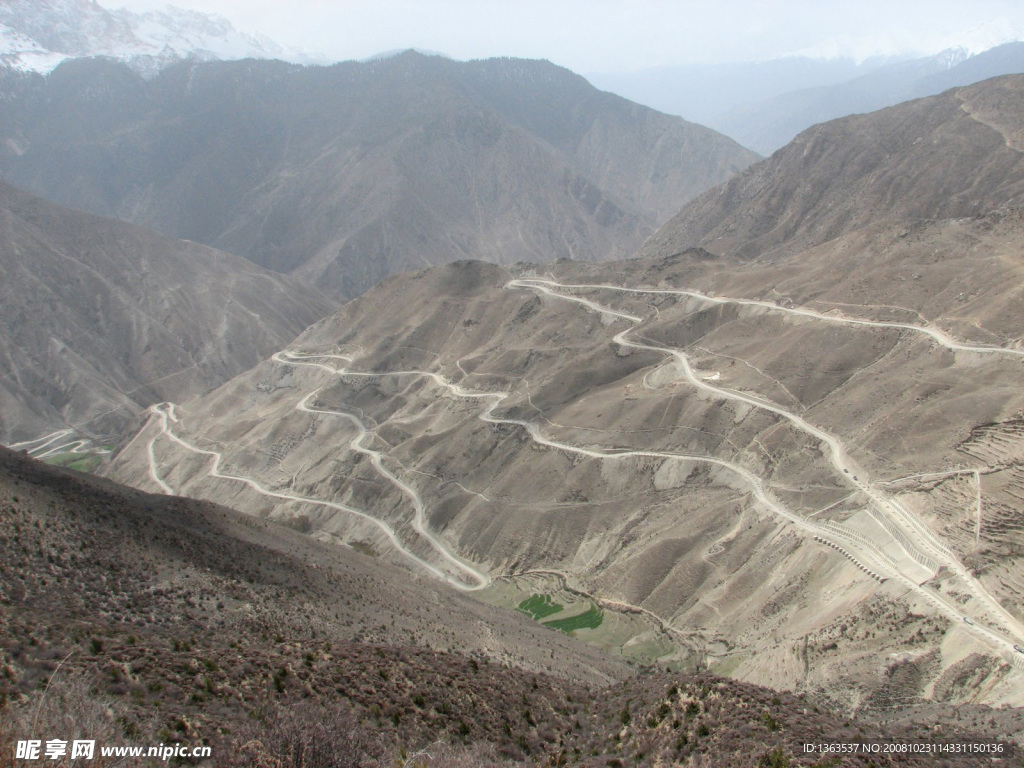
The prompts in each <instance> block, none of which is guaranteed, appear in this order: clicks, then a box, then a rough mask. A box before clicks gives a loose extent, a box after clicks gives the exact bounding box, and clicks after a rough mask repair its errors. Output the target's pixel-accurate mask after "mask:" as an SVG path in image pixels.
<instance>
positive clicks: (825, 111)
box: [588, 42, 1024, 155]
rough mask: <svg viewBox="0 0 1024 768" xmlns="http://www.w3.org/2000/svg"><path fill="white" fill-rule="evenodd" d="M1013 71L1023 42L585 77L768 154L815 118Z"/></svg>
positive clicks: (1023, 54)
mask: <svg viewBox="0 0 1024 768" xmlns="http://www.w3.org/2000/svg"><path fill="white" fill-rule="evenodd" d="M1020 72H1024V43H1022V42H1007V43H1003V44H1001V45H998V46H995V47H992V48H987V49H984V50H970V49H968V48H965V47H957V48H951V49H949V50H946V51H942V52H941V53H938V54H935V55H932V56H926V57H919V58H907V57H888V58H886V57H874V58H869V59H866V60H864V61H859V62H858V61H855V60H853V59H849V58H841V57H840V58H832V59H829V58H823V59H819V58H811V57H808V56H792V57H784V58H780V59H773V60H769V61H764V62H751V63H736V64H725V65H704V66H700V65H692V66H688V67H673V68H665V69H660V70H648V71H641V72H636V73H623V74H604V75H602V74H595V75H589V76H588V77H589V79H590V81H591V82H593V83H594V84H595V85H597V86H598V87H599V88H606V89H608V90H610V91H614V92H615V93H619V94H621V95H623V96H625V97H626V98H630V99H633V100H635V101H637V102H639V103H641V104H647V105H648V106H651V107H654V108H655V109H660V110H662V111H663V112H667V113H669V114H675V115H682V116H684V117H685V118H686V119H688V120H693V121H695V122H698V123H700V124H702V125H707V126H710V127H712V128H714V129H715V130H717V131H721V132H722V133H724V134H725V135H726V136H730V137H731V138H734V139H736V141H738V142H739V143H740V144H742V145H743V146H745V147H750V148H751V149H753V150H754V151H756V152H760V153H761V154H762V155H770V154H772V153H773V152H775V151H776V150H777V149H780V148H781V147H783V146H785V145H786V144H788V143H789V142H790V141H791V140H792V139H793V138H794V137H796V135H797V134H798V133H800V132H801V131H803V130H804V129H806V128H809V127H810V126H812V125H815V124H817V123H823V122H826V121H828V120H834V119H836V118H839V117H845V116H846V115H851V114H858V113H864V112H873V111H875V110H878V109H882V108H883V107H888V106H892V105H894V104H898V103H899V102H902V101H908V100H910V99H916V98H921V97H924V96H932V95H936V94H938V93H941V92H942V91H945V90H948V89H949V88H954V87H956V86H961V85H970V84H971V83H976V82H980V81H982V80H987V79H989V78H992V77H997V76H999V75H1005V74H1013V73H1020Z"/></svg>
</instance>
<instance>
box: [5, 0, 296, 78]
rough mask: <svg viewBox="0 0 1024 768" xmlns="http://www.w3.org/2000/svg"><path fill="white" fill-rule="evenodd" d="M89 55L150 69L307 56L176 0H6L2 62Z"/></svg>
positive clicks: (20, 65)
mask: <svg viewBox="0 0 1024 768" xmlns="http://www.w3.org/2000/svg"><path fill="white" fill-rule="evenodd" d="M83 56H107V57H110V58H114V59H118V60H121V61H125V62H127V63H129V64H131V65H132V66H133V67H135V68H136V69H137V70H139V71H141V72H144V73H149V72H153V71H155V70H158V69H160V68H161V67H163V66H166V65H167V64H169V63H171V62H174V61H178V60H181V59H190V58H191V59H201V60H209V59H243V58H260V59H268V58H275V59H287V60H291V61H308V60H309V57H307V56H304V55H303V54H302V53H300V52H298V51H290V50H287V49H285V48H283V47H282V46H280V45H278V44H277V43H275V42H274V41H272V40H270V39H268V38H266V37H264V36H257V35H248V34H245V33H243V32H240V31H238V30H237V29H235V27H234V26H233V25H232V24H231V22H230V21H228V20H227V19H225V18H224V17H222V16H216V15H212V14H205V13H200V12H198V11H190V10H184V9H181V8H176V7H174V6H167V7H166V8H164V9H163V10H161V11H147V12H145V13H133V12H131V11H128V10H124V9H119V10H108V9H106V8H104V7H102V6H101V5H99V4H98V3H97V2H95V0H0V65H6V66H7V67H10V68H13V69H18V70H23V71H36V72H49V71H50V70H52V69H53V68H54V67H56V66H57V65H58V64H59V63H60V62H61V61H63V60H64V59H66V58H74V57H83Z"/></svg>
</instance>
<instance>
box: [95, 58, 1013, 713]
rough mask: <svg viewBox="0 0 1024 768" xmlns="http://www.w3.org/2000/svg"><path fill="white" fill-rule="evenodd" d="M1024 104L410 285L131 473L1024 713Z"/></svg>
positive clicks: (148, 440) (770, 170)
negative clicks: (575, 255)
mask: <svg viewBox="0 0 1024 768" xmlns="http://www.w3.org/2000/svg"><path fill="white" fill-rule="evenodd" d="M1022 87H1024V79H1022V78H1020V77H1006V78H1001V79H996V80H992V81H988V82H985V83H982V84H979V85H976V86H971V87H968V88H962V89H957V90H955V91H952V92H950V93H947V94H944V95H942V96H939V97H934V98H931V99H926V100H923V101H917V102H911V103H908V104H904V105H900V106H898V107H894V108H891V109H889V110H884V111H882V112H879V113H875V114H872V115H868V116H857V117H852V118H847V119H845V120H841V121H838V122H835V123H831V124H828V125H825V126H820V127H818V128H816V129H813V130H812V131H810V132H808V133H806V134H804V135H803V136H802V137H801V139H800V140H799V141H798V142H797V143H795V144H794V145H792V146H791V147H789V148H788V149H787V150H786V151H784V152H782V153H779V154H778V155H776V156H775V157H773V158H771V159H770V160H767V161H763V162H762V163H759V164H758V165H755V166H753V167H751V168H750V169H748V170H747V171H746V172H745V173H743V174H741V175H740V176H739V177H737V178H736V179H734V180H733V181H731V182H728V183H726V184H725V185H723V186H722V187H719V188H718V189H715V190H712V191H710V192H708V193H706V194H705V195H703V196H701V197H700V198H698V199H697V200H695V201H693V202H692V203H691V204H690V205H689V206H687V207H686V208H684V210H683V212H682V213H681V214H679V216H678V217H676V219H674V220H673V221H672V222H670V223H669V224H668V225H666V226H665V227H664V228H663V229H662V230H661V231H660V232H659V233H658V234H657V235H656V236H655V237H654V238H652V239H651V240H649V241H648V242H647V244H646V245H645V247H644V250H643V251H642V254H641V255H642V256H644V258H641V259H640V260H626V261H619V262H614V263H607V264H584V263H568V262H560V263H558V264H556V265H551V266H544V267H531V266H528V265H515V266H510V267H501V266H489V265H484V264H482V263H478V262H477V263H460V264H456V265H451V266H448V267H444V268H440V269H436V270H431V271H427V272H422V273H415V274H411V275H403V276H398V277H393V278H391V279H389V280H387V281H385V282H383V283H381V284H380V285H378V286H377V287H376V288H374V289H373V290H372V291H370V292H368V293H367V294H365V295H363V296H362V297H360V298H359V299H358V300H356V301H353V302H350V303H349V304H346V305H345V306H344V307H343V308H342V309H341V310H340V311H339V312H338V313H336V314H335V315H333V316H332V317H330V318H328V319H325V320H324V321H322V322H320V323H318V324H317V325H315V326H314V327H312V328H311V329H309V330H308V331H307V332H306V333H305V334H303V335H302V336H301V337H300V338H299V339H298V340H297V341H296V342H295V343H294V344H292V345H290V346H289V348H288V349H287V350H284V351H283V352H281V353H280V354H278V355H275V356H274V358H273V359H271V360H269V361H266V362H264V363H262V364H260V365H259V366H257V367H256V368H254V369H253V370H252V371H250V372H248V373H246V374H244V375H242V376H240V377H238V378H236V379H235V380H233V381H232V382H229V383H228V384H226V385H224V386H223V387H221V388H220V389H219V390H217V391H215V392H214V393H211V394H210V395H208V396H206V397H202V398H198V399H196V400H193V401H191V402H188V403H183V404H178V405H175V406H173V407H171V406H163V407H161V408H160V409H158V410H156V411H154V412H152V413H151V416H150V421H149V423H148V425H147V426H146V428H145V429H144V430H143V431H142V432H140V433H139V434H138V435H137V437H136V438H135V440H134V441H133V443H132V445H131V448H130V450H125V451H122V452H121V453H120V454H119V455H118V456H117V457H116V458H115V459H114V461H113V463H112V465H111V467H110V473H111V476H112V477H114V478H117V479H120V480H124V481H127V482H130V483H132V484H135V485H137V486H139V487H141V488H145V489H147V490H153V491H155V490H158V489H161V488H162V489H163V490H164V491H165V492H175V493H185V494H187V495H193V496H198V497H202V498H209V499H212V500H216V501H218V502H221V503H226V504H231V505H234V506H238V507H241V508H244V509H247V510H250V511H251V512H253V513H255V514H258V515H261V516H269V517H272V518H274V519H280V520H282V521H292V524H296V525H302V526H303V527H304V528H306V529H308V530H309V531H310V532H311V533H312V534H313V535H315V536H317V537H318V538H322V539H324V540H329V541H343V542H347V543H349V544H350V545H351V546H357V547H360V548H363V549H364V550H366V551H371V552H373V553H375V554H376V555H377V556H378V557H381V558H382V559H389V560H393V561H395V562H396V563H402V564H404V565H405V566H406V567H410V568H412V569H414V570H422V569H424V568H425V567H426V568H427V570H430V569H433V570H434V572H435V573H436V574H438V575H440V576H442V577H444V578H447V579H448V580H449V581H451V582H452V583H454V584H456V585H460V586H461V588H463V589H474V590H478V589H479V588H480V587H482V586H485V585H486V588H484V589H480V591H479V592H478V594H480V595H482V596H484V598H485V599H489V600H492V601H495V602H498V603H500V604H510V605H516V604H517V603H518V601H520V600H528V599H530V596H531V594H538V593H540V594H550V595H553V598H552V599H553V600H555V601H556V602H559V601H568V603H569V605H570V607H571V609H572V610H573V611H574V612H577V615H583V613H586V612H585V611H583V609H584V608H585V607H586V604H587V601H588V600H589V601H592V602H591V604H592V605H594V606H600V608H601V609H602V610H603V616H604V619H603V621H602V622H599V623H598V625H597V626H596V627H595V626H590V627H589V629H587V628H580V629H579V630H578V634H580V635H581V636H583V637H590V638H591V639H592V640H593V641H594V642H596V643H599V644H602V643H604V644H610V645H612V647H617V648H619V649H620V651H621V652H622V653H624V654H635V657H637V658H652V657H653V658H659V659H661V660H662V661H663V662H672V663H677V664H688V663H689V664H693V663H694V659H700V658H705V657H706V658H707V659H708V660H709V661H710V663H711V665H712V669H718V670H720V671H723V672H728V673H729V674H732V675H735V676H738V677H740V678H742V679H746V680H751V681H756V682H759V683H763V684H770V685H773V686H778V687H799V688H801V689H803V690H807V691H813V692H815V693H816V694H818V695H823V696H828V697H831V698H832V699H833V700H835V701H836V702H838V703H839V704H840V705H841V706H843V707H846V708H851V709H856V708H866V709H870V708H873V707H882V708H885V707H890V706H891V707H897V706H903V705H905V704H908V703H913V702H920V701H922V700H924V699H929V698H931V699H937V700H945V701H951V702H964V701H973V700H977V699H978V697H982V698H983V700H985V701H987V702H991V703H1006V704H1013V705H1019V704H1020V703H1021V699H1020V691H1021V688H1020V686H1019V667H1020V666H1021V664H1020V660H1019V659H1017V658H1016V657H1017V656H1018V655H1019V653H1018V652H1017V651H1016V650H1014V645H1015V644H1018V645H1019V644H1021V640H1022V639H1024V638H1022V635H1024V629H1022V625H1021V618H1020V617H1021V611H1022V609H1024V582H1022V581H1021V579H1020V573H1021V572H1022V571H1021V568H1022V563H1021V562H1020V556H1021V554H1020V553H1021V552H1024V540H1022V538H1021V536H1022V532H1024V526H1021V524H1020V520H1019V514H1016V513H1015V512H1014V510H1015V508H1016V505H1017V500H1018V499H1019V497H1020V495H1021V494H1022V493H1024V481H1022V479H1021V476H1020V467H1019V463H1020V457H1021V456H1024V453H1022V451H1024V444H1021V443H1020V434H1021V432H1020V425H1019V420H1020V414H1021V413H1024V399H1022V396H1021V390H1020V387H1019V383H1020V376H1021V366H1022V365H1024V344H1022V333H1024V329H1022V328H1021V325H1020V318H1021V317H1022V316H1024V311H1022V310H1024V308H1022V307H1021V304H1020V302H1021V299H1020V296H1019V277H1018V275H1019V274H1020V270H1021V268H1022V266H1024V265H1022V264H1021V261H1020V249H1019V244H1020V243H1021V242H1022V239H1024V231H1022V217H1021V213H1020V208H1019V206H1020V203H1021V200H1020V194H1021V191H1022V190H1021V189H1020V179H1021V178H1024V177H1022V175H1021V173H1020V170H1019V162H1020V151H1019V149H1016V148H1015V147H1016V146H1017V143H1018V139H1017V135H1016V129H1015V127H1014V126H1018V125H1019V122H1020V121H1019V112H1018V110H1019V105H1020V104H1021V101H1022V100H1021V98H1020V96H1019V94H1020V92H1021V88H1022ZM965 217H968V218H965ZM495 575H501V576H503V577H504V578H503V580H502V583H503V585H504V586H501V587H500V588H499V587H498V586H496V585H494V584H488V577H489V576H495ZM574 595H575V596H576V597H573V596H574ZM579 595H586V596H587V597H586V599H585V600H583V601H582V602H581V600H580V598H579ZM569 610H570V608H566V611H567V612H568V611H569ZM580 611H583V613H579V612H580ZM605 622H607V624H605ZM613 638H617V639H613ZM982 691H983V693H982Z"/></svg>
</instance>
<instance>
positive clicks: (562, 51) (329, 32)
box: [100, 0, 1024, 72]
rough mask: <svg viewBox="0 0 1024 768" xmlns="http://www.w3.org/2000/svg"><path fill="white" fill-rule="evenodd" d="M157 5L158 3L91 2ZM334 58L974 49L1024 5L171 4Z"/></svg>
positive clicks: (938, 1)
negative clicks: (428, 53) (405, 52)
mask: <svg viewBox="0 0 1024 768" xmlns="http://www.w3.org/2000/svg"><path fill="white" fill-rule="evenodd" d="M100 2H101V4H102V5H104V6H107V7H111V8H114V7H127V8H130V9H132V10H148V9H152V8H161V7H163V6H164V5H166V0H100ZM173 4H175V5H178V6H179V7H184V8H193V9H196V10H201V11H206V12H213V13H219V14H222V15H223V16H226V17H227V18H228V19H230V20H231V21H232V22H233V23H234V24H235V26H236V27H238V28H239V29H241V30H243V31H246V32H261V33H263V34H266V35H268V36H269V37H271V38H272V39H274V40H276V41H277V42H279V43H281V44H283V45H289V46H296V47H301V48H304V49H306V50H309V51H314V52H318V53H322V54H324V55H326V56H328V57H330V58H331V59H333V60H340V59H353V58H355V59H358V58H365V57H367V56H370V55H372V54H374V53H380V52H383V51H388V50H393V49H396V48H410V47H417V48H425V49H430V50H436V51H441V52H443V53H446V54H448V55H450V56H453V57H455V58H459V59H466V58H483V57H488V56H505V55H508V56H523V57H528V58H546V59H550V60H551V61H553V62H555V63H557V64H561V65H563V66H566V67H569V68H570V69H573V70H575V71H577V72H610V71H622V70H635V69H641V68H645V67H652V66H662V65H671V64H680V63H688V62H719V61H751V60H759V59H765V58H772V57H775V56H779V55H783V54H786V53H793V52H798V51H808V50H813V51H814V52H818V53H822V54H827V53H843V54H849V55H854V56H857V57H860V58H863V57H866V56H868V55H871V54H875V53H882V54H890V53H902V52H915V53H921V54H926V53H934V52H938V51H939V50H942V49H943V48H946V47H950V46H952V45H955V44H958V43H967V44H968V45H970V46H972V47H973V48H975V49H978V50H982V49H984V48H986V47H990V46H991V45H995V44H998V43H1001V42H1005V41H1006V40H1009V39H1020V38H1022V37H1024V2H1022V0H955V1H953V0H844V1H842V2H838V1H836V0H674V1H673V0H545V1H544V2H540V1H539V0H285V1H282V0H176V2H174V3H173Z"/></svg>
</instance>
